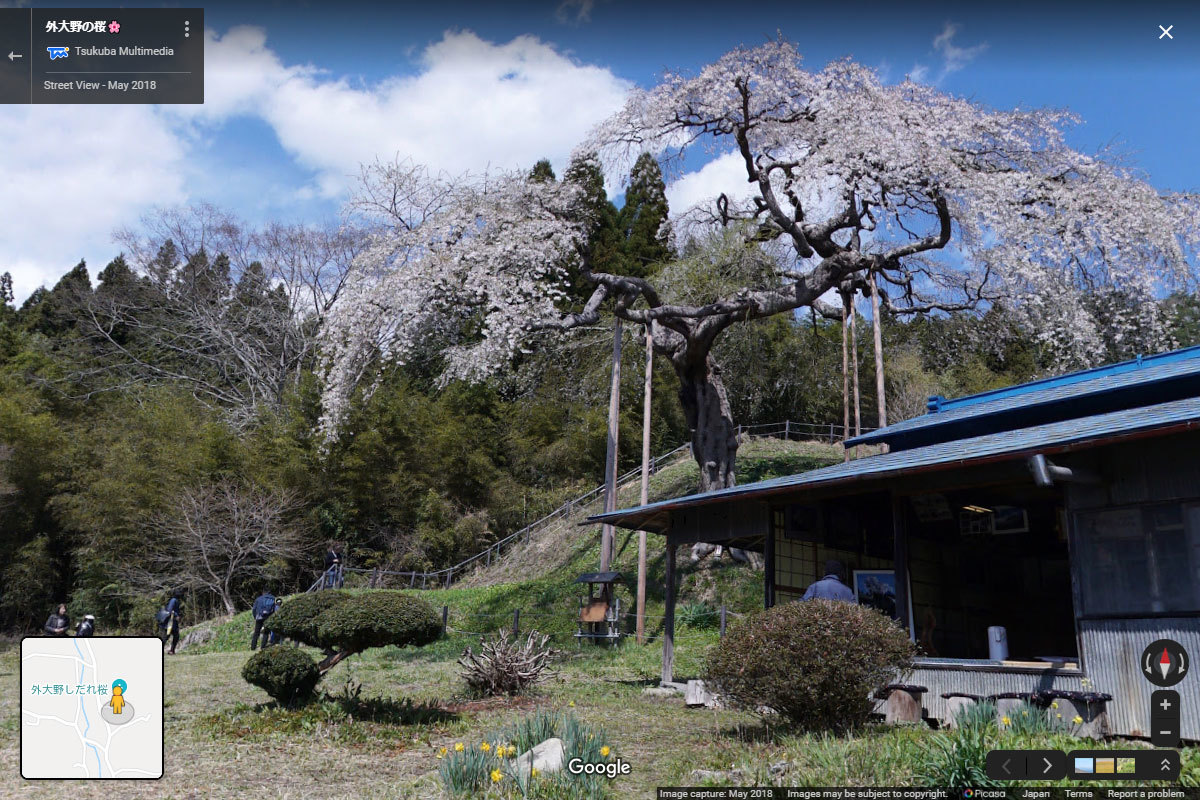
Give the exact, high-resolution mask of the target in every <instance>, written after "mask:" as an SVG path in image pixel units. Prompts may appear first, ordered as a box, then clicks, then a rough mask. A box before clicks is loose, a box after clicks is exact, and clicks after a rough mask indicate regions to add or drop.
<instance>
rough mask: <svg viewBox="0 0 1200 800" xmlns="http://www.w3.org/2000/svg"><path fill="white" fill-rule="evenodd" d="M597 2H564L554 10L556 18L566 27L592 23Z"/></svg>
mask: <svg viewBox="0 0 1200 800" xmlns="http://www.w3.org/2000/svg"><path fill="white" fill-rule="evenodd" d="M595 7H596V0H563V1H562V3H560V4H559V6H558V8H556V9H555V10H554V17H555V19H557V20H558V21H559V22H561V23H563V24H565V25H582V24H583V23H585V22H591V21H592V9H594V8H595Z"/></svg>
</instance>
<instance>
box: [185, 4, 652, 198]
mask: <svg viewBox="0 0 1200 800" xmlns="http://www.w3.org/2000/svg"><path fill="white" fill-rule="evenodd" d="M209 54H211V55H212V57H213V58H214V59H215V61H216V63H217V66H216V67H215V68H214V69H211V70H210V71H209V82H210V86H211V94H212V96H213V98H214V101H213V102H212V103H211V104H209V103H206V104H205V106H204V108H203V109H202V110H199V109H198V110H196V111H193V112H191V113H193V114H197V115H199V116H200V117H202V118H210V119H213V118H216V119H222V118H225V117H227V116H229V115H232V114H245V113H253V114H257V115H259V116H261V117H262V118H263V119H265V120H266V121H267V122H268V123H269V124H270V125H271V126H272V127H273V128H274V130H275V133H276V135H277V136H278V137H279V141H280V143H281V144H282V145H283V147H284V149H285V150H287V151H288V152H289V153H290V154H291V155H292V156H293V157H294V158H295V159H296V161H297V162H299V163H300V164H302V165H304V166H305V167H308V168H309V169H311V170H313V171H315V172H316V173H317V185H318V186H319V188H320V190H321V191H322V192H323V193H325V194H326V195H340V194H342V193H344V192H345V191H346V190H347V189H348V188H350V187H351V186H352V185H353V182H354V180H355V179H356V176H357V174H358V169H359V165H360V164H362V163H364V162H369V161H373V160H374V159H375V158H377V157H380V158H385V159H386V158H392V157H394V156H397V155H399V156H400V157H402V158H411V159H412V160H414V161H416V162H419V163H424V164H428V165H430V166H433V167H435V168H441V169H446V170H448V171H450V172H461V171H464V170H473V171H480V170H484V169H487V168H489V167H490V168H501V169H508V168H514V167H527V166H529V165H531V164H533V163H534V162H535V161H537V160H538V159H539V158H542V157H547V156H548V157H550V158H551V160H552V161H553V162H555V167H556V168H558V169H560V170H561V168H562V166H564V165H565V161H566V158H567V155H568V154H569V153H570V150H571V148H572V147H573V146H574V145H575V144H577V143H578V142H579V141H580V140H581V139H582V138H583V137H584V135H585V134H586V133H587V132H588V130H589V129H590V128H591V127H592V126H593V125H595V124H596V123H597V122H599V121H600V120H601V119H603V118H604V117H606V116H608V115H609V114H611V113H612V112H613V111H615V110H616V109H617V108H619V107H620V105H621V104H622V103H623V102H624V99H625V94H626V92H627V91H628V89H629V86H630V85H629V84H628V83H627V82H625V81H623V80H621V79H619V78H617V77H616V76H614V75H613V74H612V72H610V71H609V70H608V69H605V68H601V67H595V66H590V65H586V64H580V63H577V62H575V61H573V60H572V59H570V58H568V57H567V56H564V55H563V54H561V53H559V52H558V51H557V50H556V49H555V48H554V47H553V46H552V45H550V44H547V43H545V42H542V41H540V40H539V39H537V38H536V37H533V36H518V37H517V38H515V39H513V40H512V41H510V42H508V43H507V44H495V43H492V42H488V41H485V40H484V39H481V38H480V37H479V36H477V35H476V34H474V33H472V32H470V31H461V32H446V33H445V34H444V35H443V38H442V39H441V40H440V41H438V42H436V43H434V44H432V45H430V46H429V47H427V48H426V49H425V51H424V52H423V53H422V55H421V57H420V71H419V72H418V73H417V74H415V75H406V76H396V77H393V78H390V79H388V80H386V81H383V82H381V83H379V84H377V85H374V86H356V85H352V84H351V82H350V81H348V80H347V79H345V78H336V79H335V78H331V77H330V76H328V75H327V74H326V73H324V72H322V71H320V70H317V69H315V68H313V67H311V66H285V65H283V64H282V63H281V62H280V60H279V58H278V57H277V56H276V55H275V54H274V53H273V52H271V50H270V49H269V48H267V47H266V42H265V36H264V34H263V32H262V31H261V30H259V29H252V28H237V29H234V30H232V31H230V32H229V33H228V34H226V36H224V37H222V38H217V37H213V36H210V40H209V49H208V50H206V58H208V57H209ZM581 99H584V102H580V100H581ZM180 108H182V109H183V113H188V110H187V108H186V107H180Z"/></svg>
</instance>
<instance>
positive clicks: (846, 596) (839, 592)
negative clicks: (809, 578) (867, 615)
mask: <svg viewBox="0 0 1200 800" xmlns="http://www.w3.org/2000/svg"><path fill="white" fill-rule="evenodd" d="M845 571H846V570H845V567H843V566H842V562H840V561H834V560H832V559H831V560H829V561H826V562H825V577H824V578H821V580H819V581H816V582H814V583H813V584H812V585H811V586H809V587H808V591H807V592H805V593H804V597H802V598H800V599H801V600H842V601H844V602H847V603H853V602H854V592H852V591H850V587H849V586H847V585H846V584H844V583H842V575H843V574H845Z"/></svg>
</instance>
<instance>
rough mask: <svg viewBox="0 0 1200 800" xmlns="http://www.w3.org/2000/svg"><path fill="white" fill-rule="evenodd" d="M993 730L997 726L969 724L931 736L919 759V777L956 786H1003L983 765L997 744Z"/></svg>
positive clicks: (928, 783) (922, 781)
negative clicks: (993, 778)
mask: <svg viewBox="0 0 1200 800" xmlns="http://www.w3.org/2000/svg"><path fill="white" fill-rule="evenodd" d="M994 732H995V727H994V726H992V727H988V726H985V725H969V726H966V727H962V728H957V729H955V730H953V731H948V732H946V733H945V734H941V733H938V734H935V735H933V736H930V737H929V739H928V743H927V744H926V745H925V746H924V747H923V748H922V751H921V755H920V757H918V759H917V764H916V768H915V770H914V773H915V775H916V777H917V780H918V781H919V782H920V784H922V785H926V786H944V787H947V788H953V789H962V788H965V787H969V786H973V787H989V786H1003V785H1004V784H1003V783H1001V782H999V781H994V780H992V779H991V778H989V777H988V776H987V772H986V771H985V768H984V765H985V763H986V760H987V754H988V751H990V750H992V749H993V748H995V746H996V739H995V737H994V736H993V734H994Z"/></svg>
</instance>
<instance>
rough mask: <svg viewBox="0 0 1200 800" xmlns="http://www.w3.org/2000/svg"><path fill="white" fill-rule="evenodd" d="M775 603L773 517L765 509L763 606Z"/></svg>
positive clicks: (768, 606)
mask: <svg viewBox="0 0 1200 800" xmlns="http://www.w3.org/2000/svg"><path fill="white" fill-rule="evenodd" d="M773 605H775V519H774V514H773V513H772V512H771V510H770V509H767V535H766V536H765V537H764V539H763V607H764V608H771V607H772V606H773Z"/></svg>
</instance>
